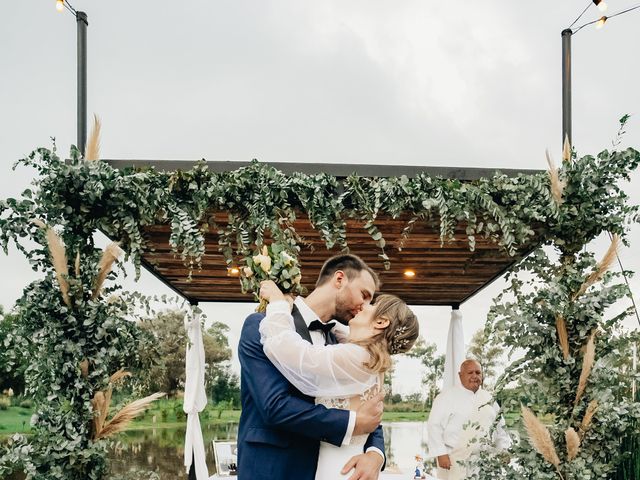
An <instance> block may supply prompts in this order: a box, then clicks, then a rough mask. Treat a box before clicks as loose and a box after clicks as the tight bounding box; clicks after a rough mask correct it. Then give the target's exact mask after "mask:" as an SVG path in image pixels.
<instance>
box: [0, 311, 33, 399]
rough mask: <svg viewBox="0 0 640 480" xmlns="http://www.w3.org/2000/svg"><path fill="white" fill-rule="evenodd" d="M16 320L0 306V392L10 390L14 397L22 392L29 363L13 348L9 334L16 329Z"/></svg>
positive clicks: (14, 316)
mask: <svg viewBox="0 0 640 480" xmlns="http://www.w3.org/2000/svg"><path fill="white" fill-rule="evenodd" d="M17 322H18V318H17V317H16V315H14V314H12V313H5V312H4V310H3V309H2V307H1V306H0V392H1V391H4V390H7V389H9V388H11V389H12V390H13V391H14V393H15V394H16V395H19V394H21V393H23V392H24V387H25V385H24V371H25V370H26V369H27V367H28V365H29V362H28V361H26V359H27V358H29V357H28V356H27V357H24V356H21V355H20V354H19V352H17V351H16V349H14V348H13V340H12V338H13V337H12V335H11V332H13V331H14V330H16V328H17Z"/></svg>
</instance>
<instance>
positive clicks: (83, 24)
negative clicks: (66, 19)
mask: <svg viewBox="0 0 640 480" xmlns="http://www.w3.org/2000/svg"><path fill="white" fill-rule="evenodd" d="M76 23H77V25H78V111H77V116H78V145H77V147H78V150H80V153H81V154H82V155H84V153H85V152H84V148H85V144H86V143H87V26H88V25H89V22H88V20H87V14H86V13H85V12H76Z"/></svg>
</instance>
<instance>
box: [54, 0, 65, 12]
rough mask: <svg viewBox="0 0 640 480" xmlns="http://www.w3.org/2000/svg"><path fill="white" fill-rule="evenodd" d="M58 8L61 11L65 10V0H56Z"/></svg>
mask: <svg viewBox="0 0 640 480" xmlns="http://www.w3.org/2000/svg"><path fill="white" fill-rule="evenodd" d="M56 10H57V11H59V12H61V11H62V10H64V0H56Z"/></svg>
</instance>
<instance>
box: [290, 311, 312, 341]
mask: <svg viewBox="0 0 640 480" xmlns="http://www.w3.org/2000/svg"><path fill="white" fill-rule="evenodd" d="M291 316H292V317H293V325H294V326H295V327H296V332H298V335H300V336H301V337H302V338H304V339H305V340H306V341H307V342H309V343H313V342H312V341H311V335H310V334H309V328H308V327H307V324H306V323H305V321H304V318H302V314H301V313H300V310H298V307H296V306H295V305H294V306H293V308H292V309H291Z"/></svg>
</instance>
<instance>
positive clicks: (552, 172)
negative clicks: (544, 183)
mask: <svg viewBox="0 0 640 480" xmlns="http://www.w3.org/2000/svg"><path fill="white" fill-rule="evenodd" d="M545 153H546V155H547V163H548V164H549V182H550V183H551V195H552V196H553V199H554V200H555V201H556V203H557V204H558V205H561V204H562V202H564V200H563V199H562V192H563V190H564V187H565V183H564V181H562V180H560V175H559V173H558V169H557V168H556V165H555V163H553V160H552V159H551V155H550V154H549V150H547V151H546V152H545Z"/></svg>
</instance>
